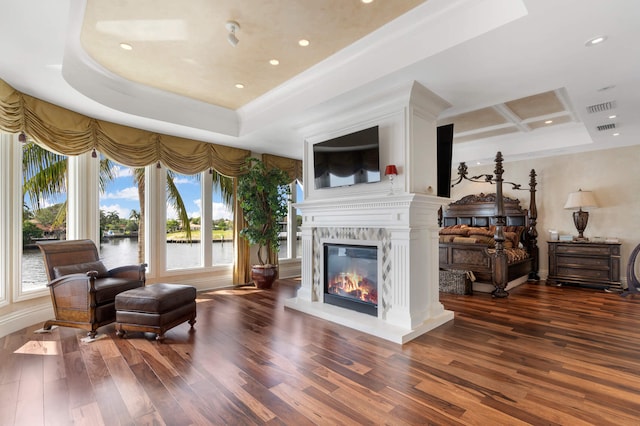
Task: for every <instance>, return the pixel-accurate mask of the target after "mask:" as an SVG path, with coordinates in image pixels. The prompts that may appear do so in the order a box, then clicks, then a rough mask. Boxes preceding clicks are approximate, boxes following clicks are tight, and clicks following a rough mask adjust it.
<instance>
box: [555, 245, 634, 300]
mask: <svg viewBox="0 0 640 426" xmlns="http://www.w3.org/2000/svg"><path fill="white" fill-rule="evenodd" d="M548 244H549V276H548V277H547V283H548V284H560V283H566V284H578V285H584V286H588V287H596V288H611V289H620V290H622V285H621V283H620V243H591V242H576V241H574V242H564V241H548Z"/></svg>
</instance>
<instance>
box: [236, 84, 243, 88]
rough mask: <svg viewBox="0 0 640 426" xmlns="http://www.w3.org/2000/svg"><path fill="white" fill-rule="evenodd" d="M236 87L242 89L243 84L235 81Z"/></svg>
mask: <svg viewBox="0 0 640 426" xmlns="http://www.w3.org/2000/svg"><path fill="white" fill-rule="evenodd" d="M236 89H244V84H242V83H236Z"/></svg>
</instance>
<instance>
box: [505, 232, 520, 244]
mask: <svg viewBox="0 0 640 426" xmlns="http://www.w3.org/2000/svg"><path fill="white" fill-rule="evenodd" d="M504 239H505V243H506V242H507V241H510V242H511V247H518V244H520V235H519V234H518V233H517V232H505V233H504Z"/></svg>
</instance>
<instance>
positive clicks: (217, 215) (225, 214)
mask: <svg viewBox="0 0 640 426" xmlns="http://www.w3.org/2000/svg"><path fill="white" fill-rule="evenodd" d="M194 203H195V204H197V205H198V206H200V203H201V200H194ZM211 207H212V211H213V214H212V217H213V219H229V220H232V219H233V212H232V211H231V210H230V209H229V208H228V207H227V206H225V205H224V203H212V204H211ZM200 216H201V210H200V209H198V211H195V212H192V213H189V217H200ZM177 218H178V213H177V212H176V210H175V209H174V208H172V207H171V206H170V205H169V204H167V219H177Z"/></svg>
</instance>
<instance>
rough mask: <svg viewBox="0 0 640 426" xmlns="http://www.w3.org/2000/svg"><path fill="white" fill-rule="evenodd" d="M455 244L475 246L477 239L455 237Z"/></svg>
mask: <svg viewBox="0 0 640 426" xmlns="http://www.w3.org/2000/svg"><path fill="white" fill-rule="evenodd" d="M453 242H454V243H464V244H475V243H476V242H477V241H476V239H475V238H469V237H455V238H454V239H453Z"/></svg>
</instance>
